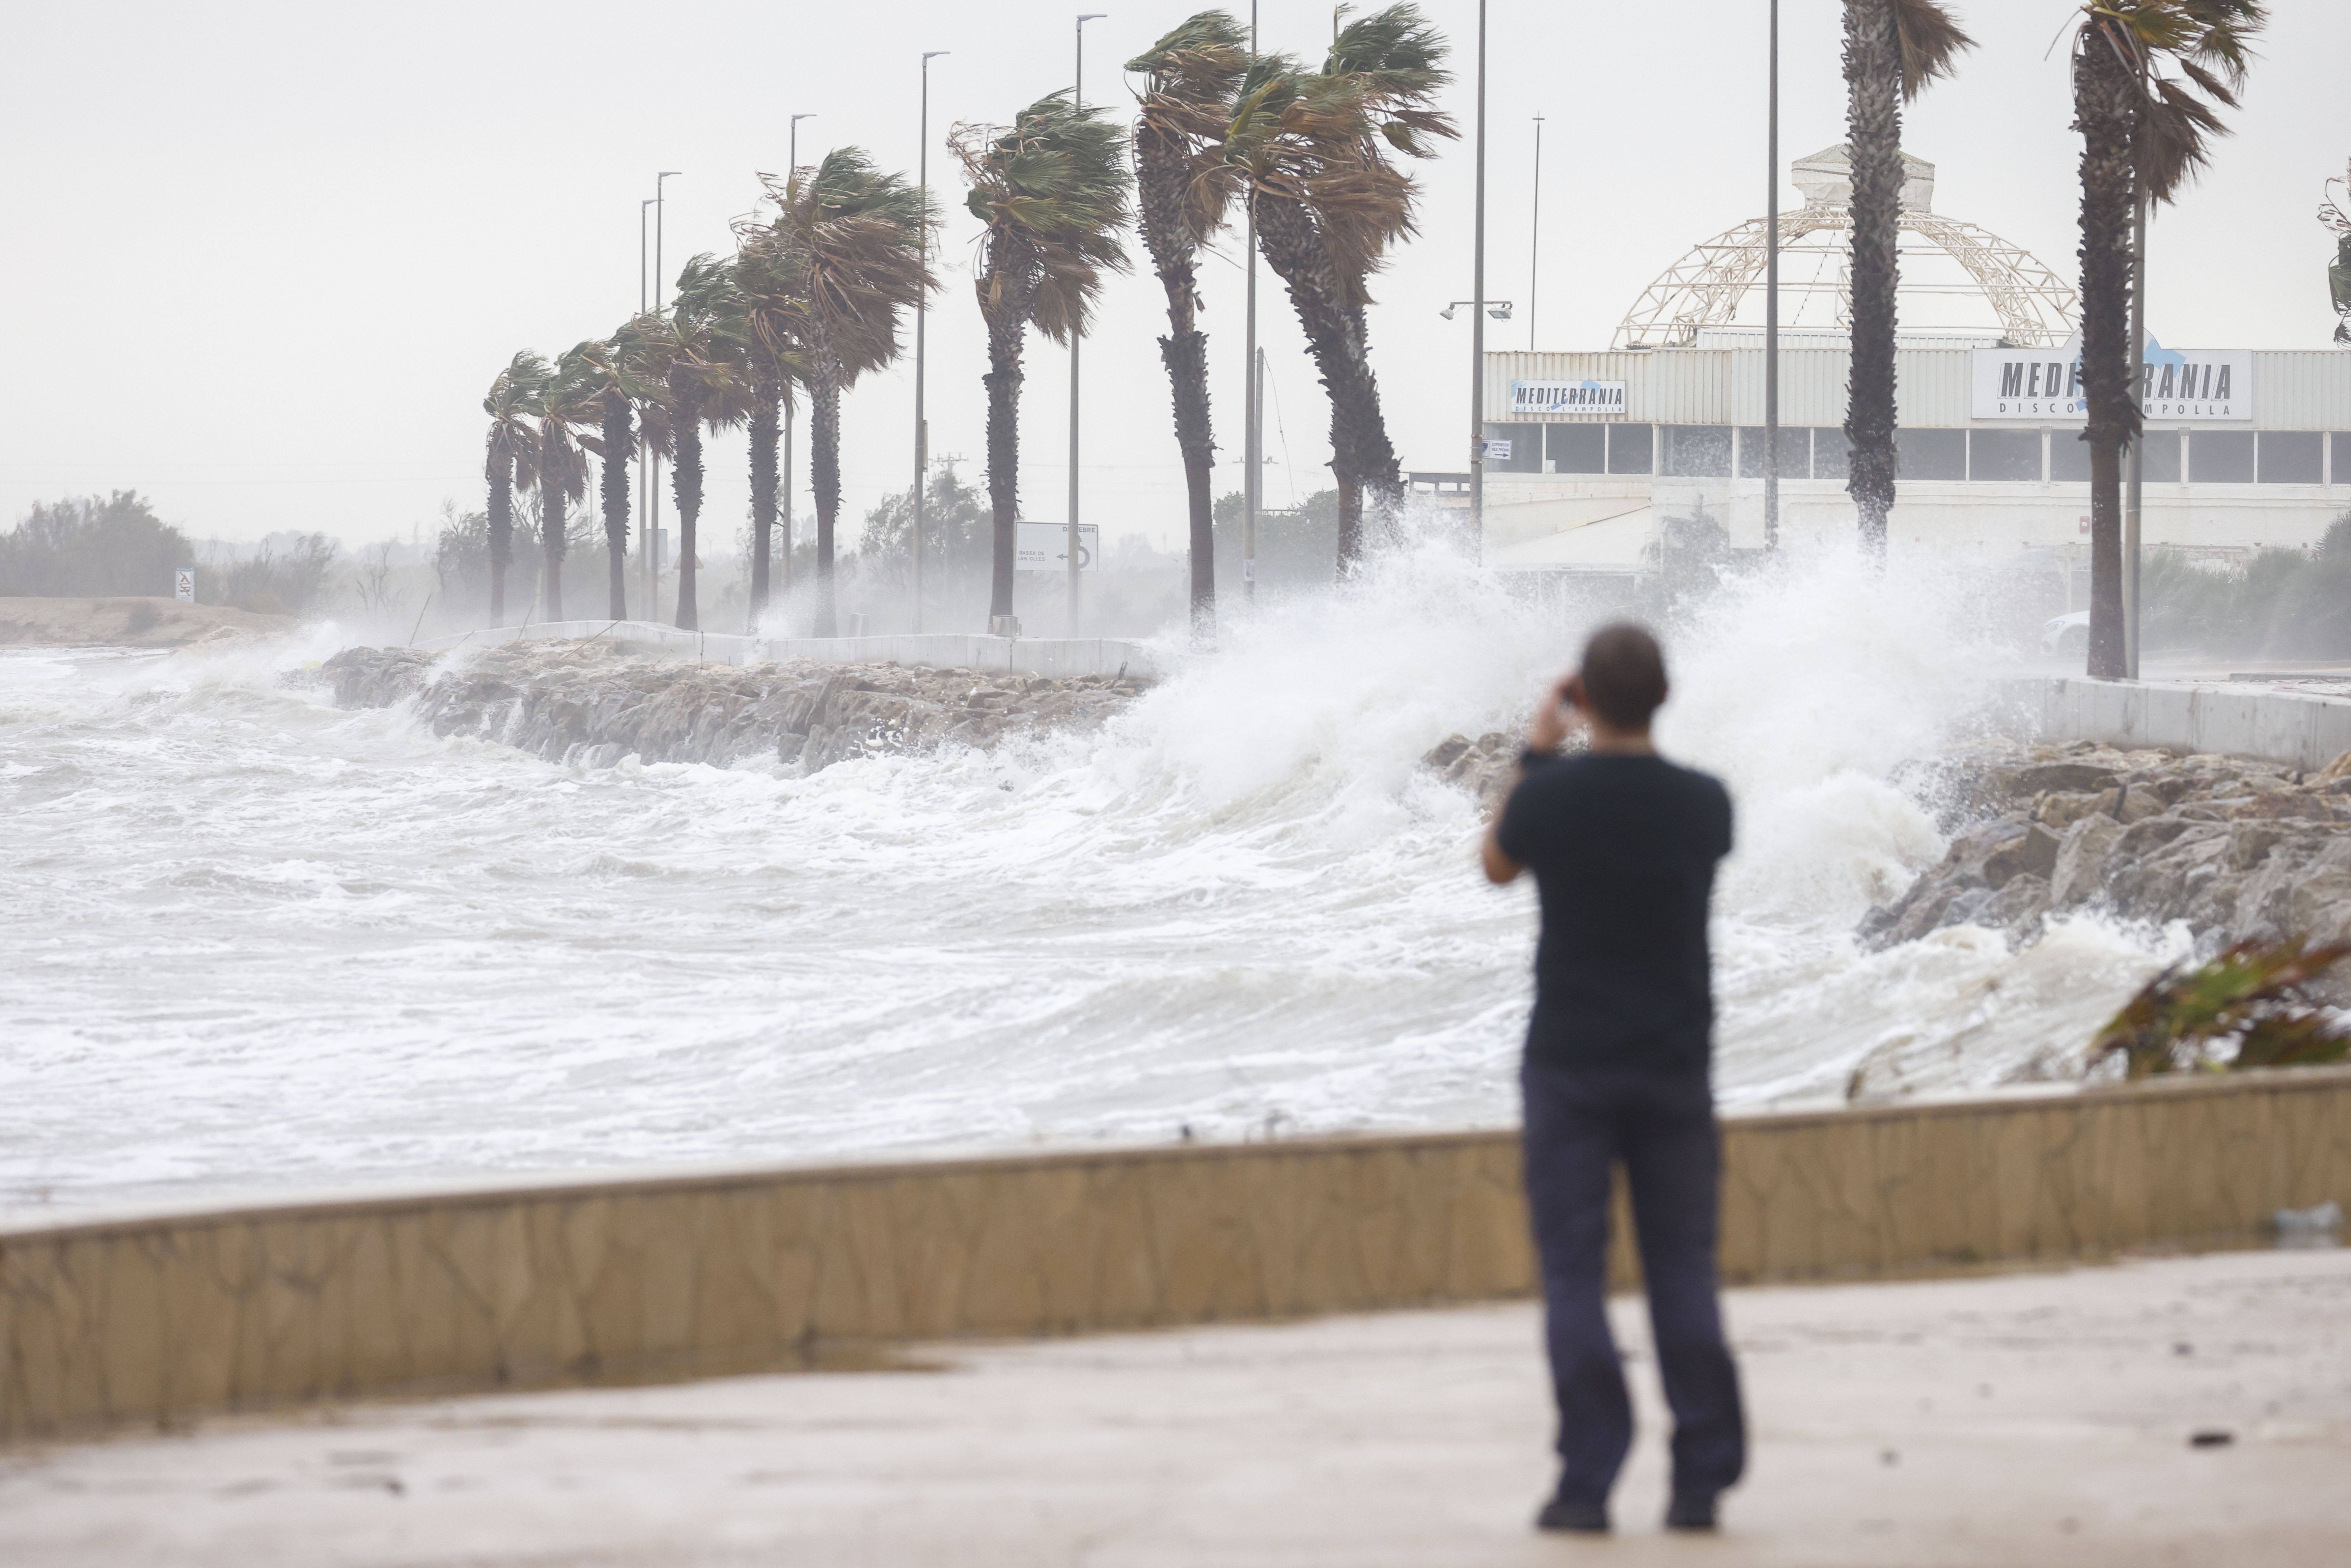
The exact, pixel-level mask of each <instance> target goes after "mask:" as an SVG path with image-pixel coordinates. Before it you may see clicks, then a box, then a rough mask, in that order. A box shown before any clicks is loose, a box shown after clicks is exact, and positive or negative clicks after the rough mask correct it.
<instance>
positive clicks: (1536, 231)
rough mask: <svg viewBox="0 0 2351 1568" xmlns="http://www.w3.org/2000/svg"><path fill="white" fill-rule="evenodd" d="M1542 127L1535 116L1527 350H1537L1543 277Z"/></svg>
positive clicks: (1540, 120) (1528, 226) (1528, 252)
mask: <svg viewBox="0 0 2351 1568" xmlns="http://www.w3.org/2000/svg"><path fill="white" fill-rule="evenodd" d="M1542 128H1543V117H1542V116H1541V115H1540V114H1538V115H1536V116H1535V207H1534V216H1533V217H1532V219H1531V220H1530V222H1529V223H1528V225H1527V230H1528V232H1529V233H1530V234H1531V235H1533V236H1534V237H1533V238H1532V239H1531V240H1530V241H1528V242H1527V352H1528V353H1530V354H1531V353H1533V352H1534V351H1535V288H1536V287H1537V285H1538V284H1539V282H1540V281H1541V277H1542Z"/></svg>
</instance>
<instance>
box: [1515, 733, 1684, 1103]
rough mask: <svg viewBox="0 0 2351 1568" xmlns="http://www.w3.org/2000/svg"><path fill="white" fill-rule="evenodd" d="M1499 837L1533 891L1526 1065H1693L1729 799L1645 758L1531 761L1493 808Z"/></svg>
mask: <svg viewBox="0 0 2351 1568" xmlns="http://www.w3.org/2000/svg"><path fill="white" fill-rule="evenodd" d="M1499 839H1500V842H1501V847H1502V852H1503V853H1504V854H1507V855H1509V856H1510V858H1511V859H1512V860H1514V861H1516V862H1519V863H1520V865H1522V866H1525V867H1527V868H1528V869H1529V870H1531V871H1532V872H1533V873H1534V874H1535V882H1536V884H1537V885H1538V887H1540V889H1541V894H1542V940H1541V944H1540V945H1539V946H1537V947H1536V949H1535V1011H1534V1019H1533V1020H1532V1021H1531V1023H1530V1024H1529V1025H1528V1028H1527V1060H1528V1061H1536V1062H1542V1063H1545V1064H1547V1065H1550V1066H1554V1067H1567V1068H1637V1069H1653V1070H1656V1071H1691V1070H1702V1069H1704V1068H1705V1066H1706V1065H1707V1061H1708V1056H1709V1054H1710V1051H1709V1048H1710V1045H1711V1040H1712V1035H1713V1031H1714V988H1713V983H1712V974H1711V971H1712V964H1711V961H1710V959H1709V956H1708V951H1707V940H1706V921H1707V902H1708V898H1709V896H1710V895H1711V894H1712V893H1713V891H1714V868H1715V864H1716V862H1719V861H1720V860H1721V859H1722V857H1723V856H1724V855H1726V854H1729V852H1730V796H1729V792H1728V791H1726V790H1725V789H1723V787H1722V785H1721V784H1720V783H1719V781H1718V780H1716V779H1713V778H1710V777H1709V776H1708V775H1707V774H1704V773H1698V772H1695V771H1693V770H1692V769H1690V768H1677V767H1675V766H1674V765H1673V764H1672V763H1670V762H1667V761H1666V760H1665V759H1664V758H1657V757H1647V756H1637V755H1624V754H1614V755H1612V754H1605V753H1594V752H1582V753H1578V754H1576V755H1573V756H1570V757H1564V758H1539V759H1535V760H1533V761H1532V762H1531V765H1530V767H1529V768H1528V771H1527V776H1526V779H1524V780H1523V781H1522V782H1521V783H1520V785H1519V787H1518V789H1515V790H1513V791H1512V792H1511V795H1510V800H1509V801H1508V802H1507V803H1506V804H1505V805H1504V806H1503V808H1502V821H1501V830H1500V833H1499Z"/></svg>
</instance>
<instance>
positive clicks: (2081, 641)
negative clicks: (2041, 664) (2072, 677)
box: [2041, 610, 2090, 659]
mask: <svg viewBox="0 0 2351 1568" xmlns="http://www.w3.org/2000/svg"><path fill="white" fill-rule="evenodd" d="M2041 651H2042V652H2043V653H2062V654H2064V656H2065V657H2067V658H2069V659H2079V658H2086V657H2088V656H2089V653H2090V612H2088V611H2086V610H2076V611H2074V612H2073V613H2071V614H2070V615H2058V616H2053V617H2052V618H2051V619H2050V622H2049V623H2048V624H2047V625H2046V626H2043V628H2041Z"/></svg>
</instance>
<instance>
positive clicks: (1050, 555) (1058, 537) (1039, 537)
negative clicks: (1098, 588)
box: [1012, 523, 1102, 571]
mask: <svg viewBox="0 0 2351 1568" xmlns="http://www.w3.org/2000/svg"><path fill="white" fill-rule="evenodd" d="M1101 534H1102V530H1101V529H1100V528H1097V527H1096V526H1095V525H1093V524H1092V523H1080V524H1079V525H1078V570H1080V571H1092V570H1095V568H1096V566H1097V565H1098V564H1099V563H1100V561H1101V559H1102V545H1101V542H1100V541H1101ZM1012 546H1013V561H1012V564H1013V565H1014V566H1016V567H1018V568H1019V570H1022V571H1067V570H1070V525H1069V524H1067V523H1022V524H1021V525H1020V531H1019V533H1018V534H1016V535H1015V536H1014V537H1013V541H1012Z"/></svg>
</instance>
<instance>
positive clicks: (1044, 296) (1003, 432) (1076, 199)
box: [951, 92, 1128, 620]
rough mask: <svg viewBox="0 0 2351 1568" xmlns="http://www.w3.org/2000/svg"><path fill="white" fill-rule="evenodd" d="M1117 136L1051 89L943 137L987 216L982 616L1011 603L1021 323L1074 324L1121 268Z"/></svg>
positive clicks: (1095, 115) (976, 210) (1062, 330)
mask: <svg viewBox="0 0 2351 1568" xmlns="http://www.w3.org/2000/svg"><path fill="white" fill-rule="evenodd" d="M1123 140H1124V138H1123V136H1122V135H1121V134H1120V132H1119V131H1118V129H1117V128H1116V127H1115V126H1113V125H1112V124H1111V123H1110V122H1109V121H1108V120H1106V119H1105V118H1104V117H1103V111H1102V110H1091V109H1087V110H1081V109H1079V108H1078V107H1077V106H1076V104H1075V103H1074V102H1073V101H1072V99H1071V94H1069V93H1067V92H1056V93H1050V94H1048V95H1047V96H1045V97H1043V98H1040V99H1038V100H1037V101H1036V102H1034V103H1032V104H1030V105H1029V107H1028V108H1026V109H1024V110H1021V111H1020V112H1019V113H1018V114H1016V115H1014V116H1013V117H1012V124H1011V125H1010V126H1009V127H1008V128H1007V127H1000V126H988V125H959V126H957V127H956V131H955V135H954V137H953V139H952V142H951V144H952V145H953V147H954V148H955V152H956V158H957V159H959V160H960V161H961V162H962V163H963V167H964V172H965V173H966V174H967V176H969V178H970V180H971V189H970V191H969V193H967V195H966V197H965V199H964V204H965V205H966V206H967V207H968V208H969V209H970V211H971V214H972V216H974V217H976V218H977V219H979V221H980V222H981V223H983V224H985V225H987V232H986V233H985V234H984V235H982V236H981V240H980V267H979V276H978V277H977V279H976V281H975V285H974V287H975V289H976V291H977V295H978V297H979V313H980V317H981V319H983V320H985V321H986V322H987V375H986V376H984V377H982V378H981V384H983V385H984V386H986V387H987V497H988V505H989V508H990V510H991V511H992V512H993V514H994V520H995V559H994V570H993V571H992V573H991V580H990V584H989V589H988V611H987V612H988V615H989V617H990V619H991V620H993V619H994V618H996V617H998V616H1006V615H1009V614H1011V613H1012V572H1013V546H1014V542H1015V540H1016V539H1017V538H1018V537H1019V536H1018V533H1017V531H1016V525H1017V524H1018V523H1019V517H1020V498H1019V487H1020V382H1021V371H1020V355H1021V348H1022V343H1023V340H1024V338H1025V336H1026V334H1027V332H1028V329H1029V325H1030V323H1032V322H1033V323H1034V324H1035V325H1036V327H1037V329H1039V330H1040V331H1041V332H1043V333H1044V334H1045V336H1046V337H1047V338H1049V339H1050V340H1052V341H1053V342H1056V343H1066V342H1068V341H1069V340H1070V334H1071V333H1072V332H1082V331H1084V330H1085V329H1086V323H1087V319H1088V318H1089V316H1090V315H1091V314H1092V308H1093V300H1094V297H1095V296H1096V295H1097V294H1098V293H1100V292H1101V289H1102V273H1103V272H1104V271H1105V270H1122V269H1123V268H1124V267H1125V266H1126V250H1125V247H1124V246H1122V245H1121V244H1120V243H1119V238H1118V231H1119V230H1120V228H1122V227H1123V226H1124V225H1125V223H1126V216H1127V207H1126V200H1127V184H1128V181H1127V172H1126V165H1125V162H1124V161H1123V159H1122V158H1121V157H1120V155H1119V153H1120V143H1121V142H1122V141H1123Z"/></svg>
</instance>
